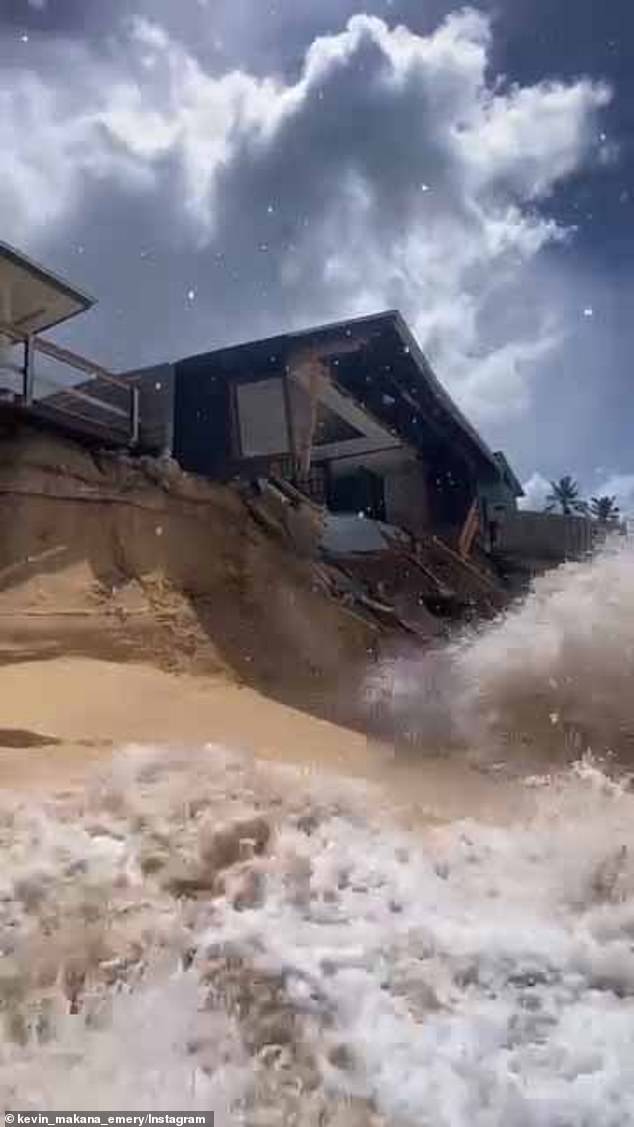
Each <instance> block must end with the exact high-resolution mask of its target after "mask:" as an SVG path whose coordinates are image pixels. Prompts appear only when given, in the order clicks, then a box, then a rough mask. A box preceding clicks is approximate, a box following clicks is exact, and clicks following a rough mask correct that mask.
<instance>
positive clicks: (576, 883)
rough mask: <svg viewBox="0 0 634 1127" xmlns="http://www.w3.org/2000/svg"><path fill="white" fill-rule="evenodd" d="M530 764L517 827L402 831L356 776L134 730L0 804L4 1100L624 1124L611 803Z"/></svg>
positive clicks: (437, 1121) (369, 1120)
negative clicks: (42, 796)
mask: <svg viewBox="0 0 634 1127" xmlns="http://www.w3.org/2000/svg"><path fill="white" fill-rule="evenodd" d="M530 781H532V783H533V784H534V785H536V790H537V792H538V793H539V796H540V802H539V811H538V814H537V815H536V817H535V818H534V819H533V820H532V821H531V822H530V824H527V825H526V826H523V827H515V828H513V829H509V828H504V829H502V828H499V827H492V826H489V827H485V826H483V825H479V824H478V823H476V822H473V821H469V822H461V823H457V824H456V823H454V824H451V825H446V826H444V827H442V828H441V829H438V828H435V829H429V830H428V831H426V832H424V833H416V834H414V833H406V832H403V831H401V830H399V829H398V828H397V827H396V826H395V825H390V824H389V823H387V822H386V821H385V820H381V818H380V817H379V816H378V814H377V813H376V812H374V813H372V814H370V815H368V813H367V810H368V803H370V804H372V802H373V801H374V799H373V797H372V794H371V792H369V791H367V790H361V791H359V790H358V787H357V785H356V784H354V785H353V784H352V783H350V784H344V783H342V781H341V780H338V781H337V782H336V784H335V783H334V782H331V783H330V784H329V783H328V781H327V780H322V781H320V780H317V779H313V780H310V781H309V786H308V788H307V785H306V781H305V780H303V779H302V777H301V776H299V775H297V776H296V775H295V774H294V773H293V772H292V771H291V770H290V769H285V770H282V769H279V768H278V769H273V768H271V767H269V768H267V769H266V770H265V769H264V768H262V767H257V766H255V765H254V764H252V763H250V762H249V761H248V760H246V759H240V758H238V757H235V756H229V755H227V754H226V753H224V752H222V751H221V750H219V749H210V748H208V749H206V750H205V751H204V752H199V753H198V754H193V753H189V754H188V755H187V756H185V755H168V754H167V753H166V752H164V751H163V752H159V751H157V752H155V753H146V752H144V753H141V752H140V751H139V750H138V749H136V750H134V749H132V750H130V751H129V752H128V753H127V754H126V755H125V756H123V757H122V759H121V760H120V762H119V763H118V764H117V765H116V768H115V771H114V773H113V776H112V777H111V778H109V779H106V780H100V783H99V786H98V787H96V788H95V789H94V791H93V792H92V793H90V794H89V795H87V796H84V797H83V798H81V799H80V798H66V799H59V800H57V801H56V802H50V803H49V804H47V805H46V806H44V807H41V808H37V809H36V808H34V807H33V805H32V803H31V804H30V805H29V807H28V808H26V807H24V806H23V805H21V804H20V803H19V802H18V801H17V800H15V801H14V802H13V804H11V803H6V804H5V808H4V810H3V817H2V838H3V845H4V847H5V849H6V864H5V868H4V875H3V882H4V888H3V893H2V899H1V901H0V904H1V910H0V926H1V944H2V958H1V959H0V990H1V992H2V1016H3V1022H4V1037H3V1041H2V1057H1V1060H0V1091H1V1093H2V1099H3V1103H4V1106H12V1105H13V1106H26V1107H32V1108H38V1107H39V1108H42V1107H54V1108H55V1107H57V1108H68V1107H71V1108H72V1107H80V1106H87V1107H94V1108H101V1109H107V1108H114V1107H117V1106H119V1107H121V1106H124V1105H125V1106H128V1107H130V1108H141V1107H144V1106H146V1107H147V1106H152V1107H154V1108H156V1109H160V1108H161V1107H163V1108H164V1107H166V1106H168V1105H171V1106H183V1107H188V1108H190V1109H196V1108H202V1107H215V1108H216V1110H217V1113H218V1118H219V1122H221V1123H223V1122H225V1123H243V1124H253V1125H254V1127H255V1125H256V1124H264V1123H270V1124H282V1123H289V1122H295V1123H298V1124H315V1125H316V1124H318V1123H322V1124H323V1123H326V1124H344V1123H346V1124H348V1123H352V1124H381V1123H383V1124H393V1125H395V1127H411V1125H413V1124H417V1125H420V1124H423V1125H424V1124H428V1125H430V1127H432V1125H433V1127H444V1125H447V1127H463V1125H467V1124H469V1125H470V1127H493V1125H494V1124H495V1125H497V1124H499V1123H505V1124H509V1125H510V1127H533V1125H535V1127H562V1125H563V1124H571V1125H572V1124H575V1125H577V1124H588V1125H590V1124H596V1123H599V1122H600V1123H602V1124H606V1125H613V1127H617V1125H618V1127H623V1125H626V1124H634V1072H633V1071H632V1060H633V1059H634V1056H633V1050H634V864H633V863H632V857H634V828H633V827H634V817H633V815H634V798H633V797H632V796H631V795H630V793H629V792H628V790H627V787H626V785H625V784H619V783H616V782H614V781H610V780H609V779H607V778H606V777H605V776H604V775H603V774H602V773H601V772H600V771H599V770H598V768H597V767H596V766H594V765H593V764H592V763H591V762H589V761H585V762H584V763H582V764H580V765H578V766H577V767H576V768H575V769H574V770H573V771H569V772H568V773H567V774H566V775H561V776H558V777H557V778H556V779H554V780H550V781H549V780H547V779H541V780H539V779H533V780H529V782H530ZM538 783H539V784H541V785H540V786H537V784H538ZM371 809H372V805H370V810H371ZM580 827H583V829H582V832H580Z"/></svg>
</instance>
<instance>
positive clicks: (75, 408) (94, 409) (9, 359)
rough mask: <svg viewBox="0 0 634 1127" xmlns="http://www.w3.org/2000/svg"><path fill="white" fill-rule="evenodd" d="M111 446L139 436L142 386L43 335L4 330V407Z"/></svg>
mask: <svg viewBox="0 0 634 1127" xmlns="http://www.w3.org/2000/svg"><path fill="white" fill-rule="evenodd" d="M2 406H4V407H8V408H10V409H12V410H13V411H14V412H16V411H17V412H21V413H23V414H24V415H26V416H31V417H33V418H35V419H40V420H42V421H45V422H47V423H49V424H51V425H53V426H55V427H57V428H58V429H60V430H62V431H64V432H65V433H67V434H71V435H73V436H76V437H84V438H88V439H91V440H93V441H99V442H101V443H103V444H104V445H107V446H119V447H126V446H134V445H135V444H136V442H137V440H138V429H139V411H138V390H137V388H136V387H134V386H133V385H132V384H131V383H130V382H128V381H126V380H122V379H118V378H117V377H116V376H115V375H113V374H112V373H111V372H108V371H107V370H106V369H105V368H102V367H101V366H100V365H98V364H93V363H91V361H90V360H87V359H86V358H85V357H83V356H80V355H78V354H77V353H75V352H70V351H69V350H68V349H65V348H60V347H59V346H58V345H56V344H54V343H53V342H52V341H50V340H48V339H46V338H44V337H39V336H32V337H24V336H21V335H20V334H19V333H18V332H16V331H15V330H13V329H11V328H9V327H8V326H6V325H3V326H2V327H1V328H0V407H2Z"/></svg>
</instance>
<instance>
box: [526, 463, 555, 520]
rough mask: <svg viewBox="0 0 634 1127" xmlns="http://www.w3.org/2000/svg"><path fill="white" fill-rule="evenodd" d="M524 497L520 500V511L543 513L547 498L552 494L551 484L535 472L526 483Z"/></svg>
mask: <svg viewBox="0 0 634 1127" xmlns="http://www.w3.org/2000/svg"><path fill="white" fill-rule="evenodd" d="M523 487H524V496H523V497H520V499H519V507H520V509H530V510H531V512H541V511H542V510H543V509H544V508H545V506H546V498H547V496H548V494H549V493H550V492H551V485H550V482H549V481H547V479H546V478H545V477H543V476H542V474H540V473H539V472H537V471H536V472H535V473H534V474H533V475H532V476H531V477H529V479H528V481H525V482H524V486H523Z"/></svg>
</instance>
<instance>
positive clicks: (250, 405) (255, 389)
mask: <svg viewBox="0 0 634 1127" xmlns="http://www.w3.org/2000/svg"><path fill="white" fill-rule="evenodd" d="M236 402H237V408H238V424H239V433H240V447H241V454H242V457H243V458H258V457H262V456H264V455H267V454H286V453H288V452H289V445H288V424H287V416H286V401H285V398H284V386H283V383H282V380H281V379H279V378H275V379H270V380H258V381H257V382H255V383H243V384H238V387H237V389H236Z"/></svg>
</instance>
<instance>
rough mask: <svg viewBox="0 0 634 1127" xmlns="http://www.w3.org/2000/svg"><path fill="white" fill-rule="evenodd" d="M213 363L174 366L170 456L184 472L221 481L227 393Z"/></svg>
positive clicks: (228, 426)
mask: <svg viewBox="0 0 634 1127" xmlns="http://www.w3.org/2000/svg"><path fill="white" fill-rule="evenodd" d="M212 364H213V360H211V359H209V360H206V359H205V358H204V357H201V358H199V357H196V358H194V360H193V361H184V362H183V363H181V364H177V365H176V388H175V396H174V457H175V458H176V460H177V461H178V462H179V463H180V465H181V466H182V468H183V469H184V470H188V471H189V472H191V473H199V474H203V475H204V476H205V477H215V478H223V477H226V476H227V473H228V472H229V465H230V462H231V453H232V451H231V434H232V419H231V406H230V393H229V388H228V385H227V382H226V380H225V379H224V377H223V376H221V375H218V374H215V373H214V371H213V367H212Z"/></svg>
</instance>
